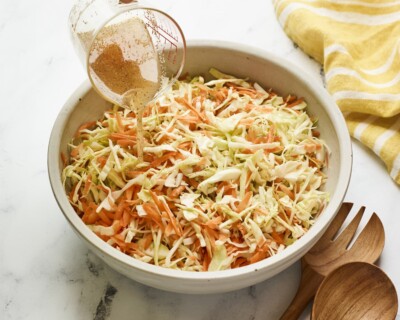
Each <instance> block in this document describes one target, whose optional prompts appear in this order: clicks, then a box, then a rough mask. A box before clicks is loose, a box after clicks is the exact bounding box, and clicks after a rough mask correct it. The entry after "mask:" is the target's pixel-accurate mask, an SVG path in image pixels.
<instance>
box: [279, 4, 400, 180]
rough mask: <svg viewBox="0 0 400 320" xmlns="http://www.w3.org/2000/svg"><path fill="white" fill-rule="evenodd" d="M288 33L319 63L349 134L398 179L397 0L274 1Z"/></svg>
mask: <svg viewBox="0 0 400 320" xmlns="http://www.w3.org/2000/svg"><path fill="white" fill-rule="evenodd" d="M273 1H274V6H275V11H276V14H277V18H278V20H279V23H280V24H281V25H282V27H283V29H284V30H285V32H286V33H287V35H288V36H289V37H290V38H291V39H292V40H293V41H294V42H295V43H296V44H297V45H298V46H299V47H300V48H301V49H302V50H304V51H305V52H306V53H307V54H309V55H310V56H312V57H313V58H314V59H316V60H317V61H318V62H320V63H321V64H322V65H323V68H324V72H325V80H326V87H327V90H328V91H329V93H330V94H331V95H332V97H333V98H334V100H335V101H336V103H337V105H338V106H339V108H340V109H341V110H342V112H343V114H344V116H345V118H346V121H347V125H348V128H349V131H350V134H351V135H352V136H353V137H354V138H356V139H358V140H360V141H361V142H362V143H363V144H365V145H366V146H368V147H369V148H370V149H372V150H373V151H374V152H375V153H376V154H377V155H378V156H379V157H380V158H381V159H382V160H383V161H384V163H385V164H386V166H387V169H388V171H389V174H390V176H391V177H392V178H393V179H394V180H395V181H396V182H397V183H398V184H400V0H392V1H389V0H273Z"/></svg>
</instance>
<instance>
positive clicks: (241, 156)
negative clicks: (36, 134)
mask: <svg viewBox="0 0 400 320" xmlns="http://www.w3.org/2000/svg"><path fill="white" fill-rule="evenodd" d="M210 73H211V74H212V75H213V76H214V78H215V79H214V80H211V81H208V82H206V81H205V80H204V78H203V77H201V76H197V77H194V78H190V79H186V80H180V81H177V82H176V83H175V84H174V86H173V87H172V88H170V89H168V90H167V91H166V92H165V93H164V94H163V95H162V96H161V97H160V98H158V99H157V100H156V101H154V102H152V103H150V104H149V105H147V107H146V108H145V111H144V117H143V128H144V131H145V134H144V142H145V147H144V159H143V162H140V161H139V159H138V154H137V149H136V145H137V140H136V139H137V132H136V124H137V118H136V116H135V114H134V113H133V112H131V111H130V110H126V109H122V108H120V107H118V106H114V107H113V109H112V110H109V111H107V112H105V114H104V117H103V118H102V119H100V120H98V121H95V122H91V123H86V124H84V125H83V126H82V127H81V128H79V130H78V132H77V134H76V136H75V137H74V139H73V141H71V143H70V145H69V147H70V152H69V154H68V159H67V157H65V156H64V158H63V159H64V162H65V167H64V170H63V173H62V180H63V183H64V187H65V190H66V192H67V194H68V198H69V201H70V203H71V205H72V206H73V207H74V209H75V210H76V212H77V214H78V215H79V216H80V217H81V219H82V221H83V222H84V223H85V224H86V225H87V226H88V227H89V228H90V229H91V230H92V231H93V232H95V233H96V234H97V235H98V236H99V237H100V238H102V239H103V240H104V241H106V242H107V243H108V244H109V245H111V246H113V247H114V248H116V249H117V250H120V251H121V252H123V253H126V254H128V255H130V256H132V257H134V258H136V259H138V260H141V261H144V262H147V263H151V264H154V265H158V266H162V267H166V268H173V269H180V270H186V271H217V270H225V269H230V268H237V267H241V266H245V265H248V264H251V263H255V262H258V261H260V260H263V259H265V258H268V257H270V256H272V255H275V254H277V253H279V252H280V251H282V250H284V249H285V248H286V247H287V246H289V245H291V244H292V243H294V242H295V241H296V240H298V239H299V238H301V237H302V236H303V235H304V234H305V233H306V232H307V231H308V230H309V228H310V227H311V226H312V225H313V224H314V222H315V220H316V219H317V217H318V215H319V214H320V213H321V212H322V210H323V208H324V207H325V206H326V204H327V203H328V201H329V194H328V193H327V192H326V191H324V190H323V185H324V183H325V182H326V179H327V177H326V174H325V173H324V169H325V168H326V167H327V165H328V158H329V149H328V147H327V146H326V144H325V142H324V141H323V140H322V139H320V137H319V132H318V131H317V130H316V124H317V121H316V119H314V118H312V117H310V116H309V115H308V114H307V112H306V107H307V104H306V102H305V101H304V100H303V99H301V98H297V97H296V96H293V95H289V96H288V97H286V98H283V97H281V96H279V95H278V94H276V93H275V92H273V91H272V90H265V89H264V88H262V87H261V86H260V85H259V84H257V83H254V82H250V81H249V80H247V79H239V78H236V77H233V76H231V75H227V74H224V73H222V72H220V71H218V70H216V69H211V70H210Z"/></svg>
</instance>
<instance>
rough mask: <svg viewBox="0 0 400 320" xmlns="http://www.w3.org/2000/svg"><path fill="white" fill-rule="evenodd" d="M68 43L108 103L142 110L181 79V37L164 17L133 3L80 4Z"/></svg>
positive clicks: (97, 0)
mask: <svg viewBox="0 0 400 320" xmlns="http://www.w3.org/2000/svg"><path fill="white" fill-rule="evenodd" d="M69 23H70V30H71V35H72V41H73V44H74V47H75V49H76V51H77V54H78V56H79V58H80V60H81V62H82V63H83V65H84V66H85V67H86V69H87V73H88V76H89V79H90V81H91V82H92V85H93V87H94V88H95V89H96V90H97V91H98V93H99V94H100V95H101V96H103V97H104V98H105V99H106V100H108V101H111V102H112V103H115V104H118V105H121V106H127V105H129V104H130V105H131V104H132V102H134V104H136V107H137V106H140V105H144V104H146V103H147V102H149V101H151V100H152V99H154V98H156V97H157V96H158V95H159V94H161V93H162V91H163V89H164V88H166V87H168V85H171V84H172V83H173V82H174V81H175V80H176V79H177V78H178V77H179V75H180V74H181V71H182V69H183V65H184V60H185V48H186V44H185V38H184V35H183V32H182V30H181V28H180V27H179V25H178V24H177V23H176V21H175V20H174V19H173V18H172V17H170V16H169V15H167V14H166V13H164V12H162V11H160V10H158V9H155V8H151V7H150V6H148V5H147V4H145V3H144V2H143V1H134V0H124V1H122V0H121V1H118V0H79V1H76V2H75V4H74V6H73V8H72V10H71V13H70V17H69Z"/></svg>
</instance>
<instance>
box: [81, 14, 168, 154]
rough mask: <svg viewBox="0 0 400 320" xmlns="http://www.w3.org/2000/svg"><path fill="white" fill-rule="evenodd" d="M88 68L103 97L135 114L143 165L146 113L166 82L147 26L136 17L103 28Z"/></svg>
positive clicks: (139, 151) (96, 40) (89, 58)
mask: <svg viewBox="0 0 400 320" xmlns="http://www.w3.org/2000/svg"><path fill="white" fill-rule="evenodd" d="M132 35H134V36H132ZM84 38H85V34H84V33H83V34H81V39H82V40H83V39H84ZM87 66H88V72H89V75H90V78H91V81H92V82H93V84H94V86H95V87H96V88H97V89H98V91H99V92H100V93H101V94H102V95H104V94H106V95H107V96H108V97H111V98H112V99H113V101H116V102H118V103H119V104H120V105H121V106H122V107H124V108H128V109H130V110H132V111H133V112H135V114H136V119H137V155H138V158H139V160H140V161H143V147H144V138H143V134H144V132H143V110H144V108H145V106H146V104H147V103H148V102H149V101H151V100H152V99H153V98H154V96H155V95H156V94H157V92H159V91H160V89H161V86H162V80H163V74H162V71H161V68H160V66H159V59H158V55H157V51H156V50H155V48H154V46H153V42H152V39H151V35H150V34H149V32H148V30H147V28H146V26H145V24H144V22H143V21H142V20H140V19H138V18H135V17H133V18H130V19H128V20H125V21H122V22H119V23H116V24H111V25H106V26H105V27H104V28H102V29H101V30H100V32H99V33H98V34H97V36H96V38H95V40H94V41H93V43H92V44H91V47H90V50H89V55H88V62H87Z"/></svg>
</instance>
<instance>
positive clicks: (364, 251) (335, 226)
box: [280, 202, 385, 320]
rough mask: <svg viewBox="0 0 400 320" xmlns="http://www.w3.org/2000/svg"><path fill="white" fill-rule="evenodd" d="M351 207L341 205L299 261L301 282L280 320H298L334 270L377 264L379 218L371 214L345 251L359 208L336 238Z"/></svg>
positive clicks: (381, 238) (380, 243)
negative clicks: (361, 262) (346, 265)
mask: <svg viewBox="0 0 400 320" xmlns="http://www.w3.org/2000/svg"><path fill="white" fill-rule="evenodd" d="M352 207H353V204H352V203H349V202H346V203H343V204H342V206H341V208H340V210H339V212H338V214H337V215H336V217H335V219H334V220H333V221H332V223H331V224H330V225H329V227H328V229H327V231H326V232H325V233H324V234H323V236H322V237H321V239H320V240H319V241H318V242H317V244H315V245H314V246H313V247H312V248H311V250H310V251H309V252H308V253H307V254H306V255H305V256H304V257H303V258H302V259H301V271H302V274H301V280H300V286H299V288H298V290H297V293H296V295H295V297H294V298H293V301H292V302H291V303H290V305H289V307H288V308H287V309H286V311H285V312H284V314H283V315H282V316H281V318H280V319H281V320H295V319H298V318H299V316H300V315H301V313H302V312H303V310H304V309H305V307H306V306H307V304H308V303H309V302H310V301H311V300H312V298H313V297H314V295H315V293H316V292H317V290H318V287H319V286H320V284H321V282H322V280H324V278H325V277H326V276H327V275H328V274H329V273H330V272H331V271H333V270H335V269H336V268H338V267H340V266H342V265H344V264H346V263H349V262H354V261H364V262H369V263H373V262H375V261H376V260H378V258H379V256H380V255H381V253H382V250H383V246H384V243H385V232H384V229H383V225H382V222H381V220H380V219H379V217H378V216H377V215H376V214H375V213H374V214H373V215H372V216H371V218H370V220H369V221H368V223H367V224H366V226H365V227H364V229H363V230H362V232H361V233H360V235H359V236H358V238H357V240H355V241H354V244H353V245H352V246H351V247H350V248H349V244H350V243H351V242H352V240H353V237H354V235H355V233H356V231H357V228H358V225H359V223H360V221H361V218H362V216H363V213H364V211H365V207H361V208H360V210H359V211H358V213H357V215H356V216H355V217H354V218H353V220H352V221H351V222H350V223H349V225H348V226H347V227H346V228H345V229H344V230H343V232H341V233H340V235H339V236H337V233H338V231H339V230H340V228H341V227H342V225H343V223H344V221H345V220H346V217H347V216H348V214H349V213H350V211H351V209H352Z"/></svg>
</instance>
